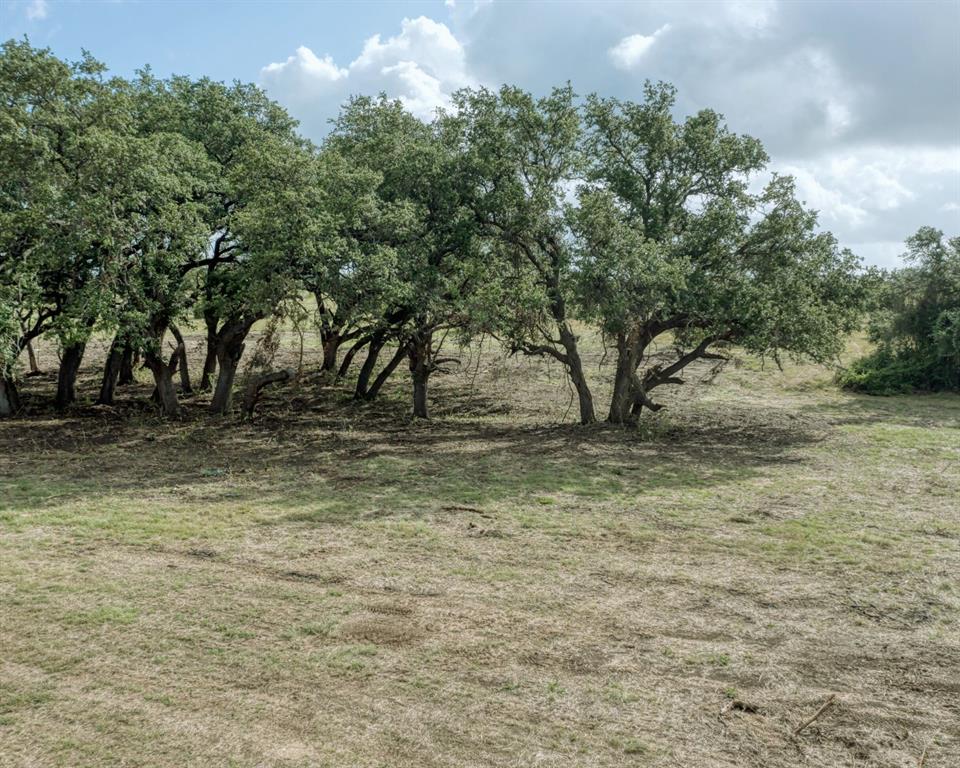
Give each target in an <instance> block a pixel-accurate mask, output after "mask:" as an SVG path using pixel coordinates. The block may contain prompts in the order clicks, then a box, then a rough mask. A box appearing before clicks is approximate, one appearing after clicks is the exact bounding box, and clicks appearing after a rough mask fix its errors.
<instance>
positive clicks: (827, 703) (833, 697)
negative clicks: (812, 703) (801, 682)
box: [793, 693, 837, 736]
mask: <svg viewBox="0 0 960 768" xmlns="http://www.w3.org/2000/svg"><path fill="white" fill-rule="evenodd" d="M836 700H837V694H835V693H831V694H830V695H829V696H828V697H827V700H826V701H825V702H823V704H821V705H820V709H818V710H817V711H816V712H814V713H813V717H811V718H810V719H809V720H804V721H803V722H802V723H800V725H798V726H797V729H796V730H795V731H794V732H793V735H794V736H799V735H800V732H801V731H802V730H803V729H804V728H806V727H807V726H808V725H810V723H812V722H813V721H814V720H816V719H817V718H818V717H820V715H822V714H823V713H824V712H826V711H827V709H828V708H829V707H830V705H831V704H833V703H834V702H835V701H836Z"/></svg>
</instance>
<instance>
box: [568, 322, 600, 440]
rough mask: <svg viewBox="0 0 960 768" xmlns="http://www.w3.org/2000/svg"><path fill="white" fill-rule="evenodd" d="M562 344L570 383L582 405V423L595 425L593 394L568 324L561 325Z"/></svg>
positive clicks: (574, 337)
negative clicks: (565, 354)
mask: <svg viewBox="0 0 960 768" xmlns="http://www.w3.org/2000/svg"><path fill="white" fill-rule="evenodd" d="M559 330H560V343H561V344H563V348H564V350H565V351H566V353H567V373H568V374H569V376H570V381H572V382H573V386H574V387H575V388H576V390H577V399H578V401H579V404H580V423H581V424H593V423H594V422H595V421H596V420H597V417H596V415H595V414H594V411H593V394H592V393H591V392H590V386H589V385H588V384H587V377H586V376H584V374H583V363H582V361H581V360H580V352H579V350H578V349H577V337H576V335H574V333H573V331H571V330H570V326H569V325H567V323H565V322H564V323H560V324H559Z"/></svg>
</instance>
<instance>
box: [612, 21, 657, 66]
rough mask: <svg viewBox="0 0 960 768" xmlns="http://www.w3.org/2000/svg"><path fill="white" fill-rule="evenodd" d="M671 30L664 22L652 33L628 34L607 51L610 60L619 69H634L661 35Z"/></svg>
mask: <svg viewBox="0 0 960 768" xmlns="http://www.w3.org/2000/svg"><path fill="white" fill-rule="evenodd" d="M669 30H670V25H669V24H664V25H663V26H662V27H660V28H659V29H658V30H657V31H656V32H654V33H653V34H652V35H628V36H627V37H625V38H623V39H622V40H621V41H620V42H619V43H617V44H616V45H615V46H613V47H612V48H611V49H610V50H608V51H607V55H608V56H609V57H610V61H612V62H613V65H614V66H615V67H617V68H618V69H633V68H634V67H635V66H636V65H637V63H638V62H639V61H640V59H642V58H643V56H644V54H646V52H647V51H649V50H650V49H651V48H652V47H653V44H654V43H655V42H656V41H657V38H659V37H660V36H661V35H663V34H664V33H665V32H668V31H669Z"/></svg>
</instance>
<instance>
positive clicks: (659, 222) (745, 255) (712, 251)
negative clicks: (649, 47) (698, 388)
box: [570, 83, 863, 421]
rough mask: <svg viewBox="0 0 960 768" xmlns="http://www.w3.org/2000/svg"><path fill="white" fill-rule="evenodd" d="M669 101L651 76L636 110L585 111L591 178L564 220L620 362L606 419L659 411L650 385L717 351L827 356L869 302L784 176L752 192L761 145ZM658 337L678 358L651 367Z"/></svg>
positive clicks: (591, 103)
mask: <svg viewBox="0 0 960 768" xmlns="http://www.w3.org/2000/svg"><path fill="white" fill-rule="evenodd" d="M674 102H675V91H674V89H673V88H672V87H671V86H668V85H665V84H658V85H654V84H651V83H647V85H646V87H645V101H644V102H643V103H641V104H635V103H630V102H621V101H619V100H616V99H602V98H599V97H597V96H591V97H590V98H589V99H588V101H587V106H586V121H587V125H588V132H587V136H586V139H585V154H586V157H587V159H588V163H589V166H588V173H587V182H586V183H585V184H583V185H581V187H580V191H579V206H577V207H575V208H572V210H571V214H570V215H571V218H572V219H573V221H574V222H575V226H574V231H575V235H576V238H577V262H576V263H577V267H578V271H577V274H576V280H577V285H578V290H579V301H580V307H581V310H582V312H583V314H584V317H586V318H588V319H590V320H592V321H594V322H596V323H598V324H599V325H600V327H601V328H602V329H603V331H604V333H605V334H607V336H608V337H610V338H611V339H612V340H613V342H614V343H615V344H616V347H617V351H618V355H619V359H620V365H619V366H618V380H617V382H616V383H615V395H614V399H615V402H614V404H613V406H612V407H611V414H610V418H611V420H614V421H622V420H624V419H625V418H627V416H628V414H627V411H628V409H629V410H630V411H632V412H633V413H636V411H637V409H638V408H639V407H642V406H647V407H654V408H655V407H657V406H656V405H655V404H654V403H652V401H650V399H649V397H648V393H649V391H650V390H651V389H653V388H655V387H657V386H660V385H662V384H675V383H682V380H681V379H679V378H678V375H679V374H680V373H681V372H682V371H683V369H684V368H685V367H686V366H687V365H688V364H689V363H692V362H694V361H695V360H697V359H701V358H706V359H718V356H717V354H716V353H714V352H711V351H710V347H711V345H720V346H721V347H722V346H725V345H729V344H731V343H736V344H738V345H740V346H741V347H744V348H746V349H748V350H750V351H752V352H755V353H758V354H761V355H771V356H773V357H774V358H776V359H779V356H780V355H781V354H782V353H784V352H786V353H791V354H794V355H804V356H807V357H811V358H813V359H815V360H818V361H823V360H827V359H830V358H832V357H835V356H836V355H837V353H838V352H839V351H840V348H841V345H842V342H843V339H844V337H845V335H846V334H847V333H848V332H849V331H850V330H851V329H852V328H853V327H854V326H855V322H856V318H857V316H858V312H859V308H860V304H861V302H862V297H863V287H862V282H861V281H860V280H859V279H858V277H857V270H858V262H857V259H856V258H855V257H854V256H853V255H852V254H851V253H849V252H848V251H843V250H841V249H840V248H839V247H838V246H837V243H836V240H835V239H834V238H833V236H832V235H831V234H830V233H821V232H818V231H817V217H816V213H815V212H812V211H807V210H804V208H803V207H802V206H801V204H800V203H799V202H798V201H797V200H796V197H795V194H794V184H793V180H792V179H790V178H789V177H778V176H774V178H773V179H772V180H771V181H770V182H769V183H768V184H767V186H766V187H765V188H764V189H763V190H762V191H760V192H759V193H756V194H754V193H751V192H750V191H749V186H748V185H749V182H750V177H751V175H752V174H754V173H756V172H758V171H760V170H762V169H763V167H764V166H765V164H766V161H767V156H766V153H765V152H764V151H763V148H762V146H761V145H760V143H759V142H758V141H757V140H756V139H754V138H751V137H749V136H737V135H735V134H733V133H731V132H729V131H728V130H727V128H726V127H725V126H724V125H723V124H722V118H721V116H720V115H718V114H717V113H715V112H713V111H711V110H702V111H701V112H698V113H697V114H696V115H693V116H691V117H688V118H687V119H686V120H684V121H682V122H677V121H675V120H674V118H673V116H672V108H673V106H674ZM665 334H669V339H670V343H671V344H672V346H673V353H672V359H670V360H668V362H667V363H663V362H660V361H658V362H657V363H650V362H649V361H648V359H647V358H648V352H647V350H648V348H649V347H650V346H651V345H652V344H653V343H654V342H655V341H656V339H657V338H658V337H660V336H663V335H665ZM721 359H722V358H721Z"/></svg>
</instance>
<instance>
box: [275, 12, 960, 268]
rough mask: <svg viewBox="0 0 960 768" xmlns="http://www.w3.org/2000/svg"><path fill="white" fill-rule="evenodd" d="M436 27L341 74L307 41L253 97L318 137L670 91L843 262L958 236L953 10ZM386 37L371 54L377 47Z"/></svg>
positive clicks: (672, 15)
mask: <svg viewBox="0 0 960 768" xmlns="http://www.w3.org/2000/svg"><path fill="white" fill-rule="evenodd" d="M437 13H438V14H443V15H445V16H446V18H445V19H444V20H443V21H439V20H435V19H430V18H427V17H424V16H421V17H419V18H415V19H403V20H402V21H401V22H400V29H399V32H398V33H397V32H396V31H395V30H385V31H383V32H381V33H380V34H375V35H372V36H371V37H369V38H368V39H367V40H366V41H365V42H363V41H357V49H358V51H359V54H358V55H357V57H356V58H355V59H354V60H353V61H351V62H350V63H348V64H346V65H344V64H342V63H338V62H335V61H334V60H333V59H332V58H331V57H330V56H328V55H326V54H325V53H324V54H320V55H318V53H315V51H322V50H323V45H324V44H323V41H322V40H319V39H318V40H314V39H311V38H310V36H309V34H308V35H307V36H306V37H305V39H304V43H303V45H302V46H301V47H299V48H298V49H297V50H296V51H294V52H293V53H292V54H289V55H288V57H287V58H286V59H285V60H283V61H280V62H278V63H273V64H268V65H267V66H265V67H264V68H263V69H262V71H261V82H262V84H263V85H264V86H265V87H266V89H267V90H268V92H269V93H270V94H271V95H272V96H273V97H274V98H276V99H278V100H279V101H280V102H281V103H283V104H284V105H286V106H287V107H288V108H289V109H290V110H291V112H292V113H293V114H294V115H295V116H297V117H298V118H299V119H300V120H301V121H302V123H303V127H304V131H305V132H306V133H307V134H308V135H310V136H312V137H313V138H319V137H322V135H323V134H324V133H325V132H326V130H327V120H328V119H329V118H330V117H332V116H334V115H335V114H336V112H337V110H338V108H339V105H340V104H341V103H342V102H343V100H344V99H345V98H346V97H347V96H348V95H349V94H352V93H371V94H372V93H378V92H380V91H384V92H386V93H387V94H388V95H390V96H393V97H396V98H400V99H401V100H402V101H403V102H404V103H405V104H406V105H407V106H408V108H409V109H410V110H411V111H413V112H414V113H416V114H417V115H419V116H421V117H428V116H429V115H430V114H431V113H432V112H433V110H435V109H436V108H437V107H438V106H444V105H446V104H447V103H448V101H449V95H450V93H451V92H452V91H454V90H456V89H457V88H459V87H462V86H467V85H476V84H479V83H484V84H488V85H492V86H496V85H499V84H500V83H505V82H506V83H514V84H517V85H520V86H522V87H524V88H527V89H529V90H532V91H534V92H537V93H544V92H546V91H547V90H548V89H549V88H550V87H551V86H553V85H557V84H562V83H564V82H566V81H567V80H569V81H571V82H572V84H573V86H574V88H575V89H577V91H578V92H579V93H588V92H590V91H599V92H601V93H604V94H607V95H611V96H617V97H620V98H624V99H637V98H640V97H641V95H642V86H643V81H644V80H645V79H647V78H649V79H652V80H661V79H662V80H667V81H670V82H672V83H673V84H674V85H676V86H677V88H678V89H679V98H680V102H679V103H678V117H681V116H683V115H685V114H690V113H692V112H695V111H696V110H698V109H702V108H705V107H710V108H713V109H716V110H718V111H720V112H722V113H724V114H725V115H726V117H727V120H728V122H729V124H730V126H731V128H732V129H733V130H736V131H738V132H744V133H749V134H751V135H754V136H757V137H758V138H760V139H761V140H762V141H763V143H764V145H765V146H766V147H767V149H768V151H769V153H770V154H771V156H772V158H773V161H772V163H771V170H776V171H778V172H782V173H791V174H793V175H794V176H795V177H796V179H797V188H798V192H799V194H800V196H801V197H802V198H803V199H805V200H806V201H807V203H808V204H809V205H810V206H812V207H814V208H817V209H818V210H819V211H820V214H821V222H822V224H823V225H824V227H826V228H830V229H832V230H833V231H834V232H835V233H836V234H837V235H838V237H839V238H840V240H841V242H842V243H843V244H844V245H848V246H850V247H852V248H853V249H854V250H855V251H857V252H859V253H861V254H862V255H864V256H865V257H866V258H867V259H869V260H871V261H873V262H875V263H882V264H886V265H892V264H894V263H895V262H896V255H897V254H898V253H899V252H900V251H901V250H902V241H903V239H904V238H905V237H906V236H908V235H909V234H911V233H912V232H913V231H915V230H916V229H917V228H918V227H919V226H920V225H922V224H932V225H934V226H938V227H940V228H943V229H945V230H947V231H948V232H951V233H960V77H958V76H957V72H960V46H958V45H957V43H956V41H957V39H958V38H960V6H958V5H956V4H947V3H943V4H935V3H913V2H909V1H908V0H904V2H884V3H879V2H878V3H876V4H863V3H857V4H853V3H794V2H789V3H787V2H776V0H755V1H751V0H737V1H732V2H650V3H643V4H640V3H633V2H610V3H593V2H576V0H574V1H573V2H568V3H564V4H563V6H562V9H561V8H560V7H558V8H557V9H556V12H549V13H548V12H546V11H545V8H544V6H543V5H542V4H534V3H501V2H489V0H473V2H470V1H469V0H457V1H456V2H452V1H451V2H447V3H446V7H445V8H444V7H438V9H437ZM385 34H387V35H392V36H388V37H384V35H385Z"/></svg>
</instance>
